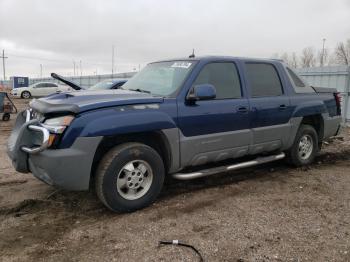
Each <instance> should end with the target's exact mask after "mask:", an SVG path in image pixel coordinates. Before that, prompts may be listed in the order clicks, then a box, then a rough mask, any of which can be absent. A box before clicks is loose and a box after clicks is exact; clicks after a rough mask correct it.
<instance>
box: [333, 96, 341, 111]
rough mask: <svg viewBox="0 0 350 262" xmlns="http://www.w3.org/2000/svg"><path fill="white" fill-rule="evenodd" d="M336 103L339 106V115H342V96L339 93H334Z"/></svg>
mask: <svg viewBox="0 0 350 262" xmlns="http://www.w3.org/2000/svg"><path fill="white" fill-rule="evenodd" d="M334 98H335V103H336V105H337V114H338V115H341V95H340V93H339V92H337V93H334Z"/></svg>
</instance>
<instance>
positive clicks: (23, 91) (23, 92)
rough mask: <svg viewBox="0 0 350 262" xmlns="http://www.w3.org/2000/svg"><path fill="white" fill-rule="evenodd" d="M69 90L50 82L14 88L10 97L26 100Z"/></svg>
mask: <svg viewBox="0 0 350 262" xmlns="http://www.w3.org/2000/svg"><path fill="white" fill-rule="evenodd" d="M71 90H72V88H71V87H69V86H66V85H59V84H56V83H52V82H38V83H35V84H32V85H30V86H28V87H20V88H14V89H12V90H11V95H13V96H16V97H20V98H25V99H28V98H31V97H43V96H48V95H51V94H55V93H61V92H66V91H71Z"/></svg>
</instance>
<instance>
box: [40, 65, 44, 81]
mask: <svg viewBox="0 0 350 262" xmlns="http://www.w3.org/2000/svg"><path fill="white" fill-rule="evenodd" d="M40 78H43V65H42V64H40Z"/></svg>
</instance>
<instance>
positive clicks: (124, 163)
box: [95, 143, 165, 212]
mask: <svg viewBox="0 0 350 262" xmlns="http://www.w3.org/2000/svg"><path fill="white" fill-rule="evenodd" d="M164 174H165V170H164V164H163V161H162V158H161V157H160V155H159V154H158V153H157V151H155V150H154V149H153V148H151V147H149V146H147V145H144V144H140V143H126V144H122V145H119V146H116V147H114V148H112V149H111V150H110V151H109V152H107V153H106V155H105V156H104V157H103V158H102V160H101V161H100V164H99V166H98V168H97V172H96V177H95V181H96V193H97V196H98V197H99V199H100V200H101V201H102V202H103V203H104V204H105V205H106V206H107V207H108V208H109V209H111V210H112V211H115V212H132V211H135V210H137V209H141V208H144V207H146V206H148V205H150V204H151V203H153V202H154V201H155V199H156V198H157V196H158V195H159V193H160V191H161V189H162V186H163V182H164Z"/></svg>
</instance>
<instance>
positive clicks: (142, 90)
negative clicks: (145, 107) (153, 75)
mask: <svg viewBox="0 0 350 262" xmlns="http://www.w3.org/2000/svg"><path fill="white" fill-rule="evenodd" d="M129 90H131V91H136V92H141V93H147V94H150V93H151V92H150V91H148V90H144V89H140V88H136V89H129Z"/></svg>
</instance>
